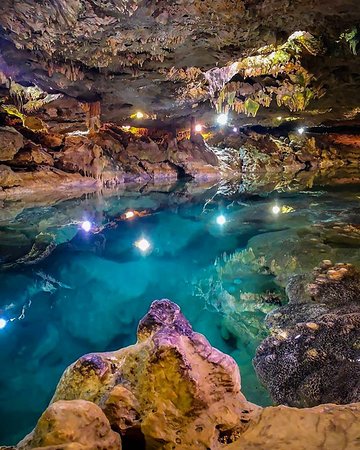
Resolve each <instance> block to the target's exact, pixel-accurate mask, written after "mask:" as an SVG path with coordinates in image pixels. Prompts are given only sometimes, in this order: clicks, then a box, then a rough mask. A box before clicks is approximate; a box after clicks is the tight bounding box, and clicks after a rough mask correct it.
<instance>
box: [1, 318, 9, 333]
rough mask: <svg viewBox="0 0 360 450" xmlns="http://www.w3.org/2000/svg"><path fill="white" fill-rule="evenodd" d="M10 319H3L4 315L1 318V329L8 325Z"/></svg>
mask: <svg viewBox="0 0 360 450" xmlns="http://www.w3.org/2000/svg"><path fill="white" fill-rule="evenodd" d="M7 323H8V321H7V320H5V319H3V318H2V317H1V318H0V330H2V329H3V328H5V327H6V325H7Z"/></svg>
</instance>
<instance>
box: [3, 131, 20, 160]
mask: <svg viewBox="0 0 360 450" xmlns="http://www.w3.org/2000/svg"><path fill="white" fill-rule="evenodd" d="M23 145H24V138H23V136H22V135H21V134H20V133H19V132H18V131H16V130H15V128H12V127H0V161H11V160H12V159H13V157H14V156H15V154H16V153H17V152H18V151H19V150H20V148H21V147H23Z"/></svg>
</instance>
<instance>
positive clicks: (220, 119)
mask: <svg viewBox="0 0 360 450" xmlns="http://www.w3.org/2000/svg"><path fill="white" fill-rule="evenodd" d="M216 121H217V123H218V124H219V125H226V124H227V121H228V116H227V114H219V115H218V116H217V119H216Z"/></svg>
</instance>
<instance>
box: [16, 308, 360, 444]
mask: <svg viewBox="0 0 360 450" xmlns="http://www.w3.org/2000/svg"><path fill="white" fill-rule="evenodd" d="M96 405H98V406H96ZM105 416H106V417H105ZM359 416H360V404H359V403H357V404H352V405H346V406H336V405H322V406H319V407H316V408H312V409H303V410H298V409H295V408H287V407H284V406H281V407H270V408H265V409H262V408H260V407H258V406H256V405H253V404H251V403H249V402H248V401H247V400H246V399H245V397H244V396H243V395H242V393H241V384H240V374H239V369H238V367H237V365H236V363H235V361H234V360H233V359H232V358H230V357H229V356H227V355H224V354H223V353H221V352H219V351H218V350H216V349H214V348H212V347H211V346H210V344H209V343H208V341H207V340H206V339H205V338H204V336H202V335H200V334H198V333H196V332H194V331H193V330H192V328H191V326H190V324H189V323H188V322H187V320H186V319H185V318H184V316H183V315H182V313H181V311H180V309H179V307H178V306H176V305H175V304H173V303H171V302H170V301H169V300H160V301H155V302H154V303H153V304H152V306H151V308H150V311H149V312H148V314H147V315H146V316H145V317H144V318H143V319H142V320H141V322H140V324H139V327H138V340H137V343H136V344H135V345H133V346H130V347H127V348H124V349H122V350H118V351H115V352H111V353H99V354H90V355H86V356H84V357H82V358H80V359H79V360H78V361H77V362H75V363H74V364H73V365H71V366H70V367H69V368H68V369H67V370H66V371H65V373H64V375H63V376H62V378H61V380H60V382H59V384H58V387H57V389H56V392H55V395H54V397H53V400H52V403H51V405H50V406H49V407H48V409H47V411H46V412H45V413H44V414H43V416H42V417H41V418H40V420H39V422H38V425H37V426H36V428H35V430H34V431H33V432H32V433H31V434H30V435H28V436H27V437H26V438H25V439H24V440H23V441H22V442H21V443H19V445H18V446H17V447H16V448H17V449H18V450H30V449H35V448H36V449H40V448H47V449H49V450H50V449H52V450H55V449H59V448H60V446H61V448H65V449H69V450H70V449H78V448H79V449H80V448H81V449H85V450H87V449H89V450H90V449H94V448H99V449H104V450H105V449H120V448H121V444H120V442H119V440H118V438H117V437H116V433H114V432H117V433H119V434H120V435H121V438H122V445H123V448H129V449H135V448H136V449H139V450H140V449H142V448H144V449H145V448H147V449H164V450H165V449H179V450H180V449H181V450H190V449H194V450H195V449H197V450H201V449H204V450H206V449H209V448H211V449H212V450H216V449H221V448H226V449H229V450H230V449H234V450H235V449H248V450H250V449H252V448H255V447H256V448H257V447H258V448H262V449H273V448H278V449H285V448H292V449H299V450H300V449H305V448H306V449H309V450H312V449H314V450H315V449H318V448H320V447H321V446H323V445H326V449H327V450H339V449H344V450H345V449H346V450H353V449H356V448H358V439H359V432H360V429H359V425H358V423H359ZM109 423H110V426H111V428H112V430H114V431H111V430H110V428H109Z"/></svg>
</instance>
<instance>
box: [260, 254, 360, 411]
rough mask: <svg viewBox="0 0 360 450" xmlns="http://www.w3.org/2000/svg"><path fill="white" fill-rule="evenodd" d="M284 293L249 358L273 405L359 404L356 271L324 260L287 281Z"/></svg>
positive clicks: (359, 334)
mask: <svg viewBox="0 0 360 450" xmlns="http://www.w3.org/2000/svg"><path fill="white" fill-rule="evenodd" d="M287 293H288V297H289V303H288V304H287V305H285V306H283V307H281V308H279V309H277V310H275V311H273V312H272V313H270V314H269V316H268V318H267V324H268V325H269V326H270V328H271V330H272V335H271V336H270V337H268V338H267V339H265V340H264V341H263V342H262V344H261V345H260V346H259V347H258V349H257V351H256V355H255V358H254V366H255V370H256V373H257V375H258V377H259V378H260V380H261V381H262V383H263V384H264V385H265V386H266V387H267V389H268V390H269V392H270V394H271V396H272V398H273V400H274V401H275V402H276V403H278V404H286V405H290V406H299V407H304V406H305V407H306V406H315V405H318V404H321V403H326V402H331V403H338V404H346V403H351V402H358V401H360V377H359V373H360V345H359V342H360V272H359V271H358V270H357V269H355V267H354V266H352V265H350V264H336V265H332V263H331V261H324V262H323V263H322V265H321V267H319V268H316V269H315V270H314V271H313V272H312V273H311V274H309V275H298V276H295V277H294V278H292V279H291V280H290V282H289V284H288V286H287Z"/></svg>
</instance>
